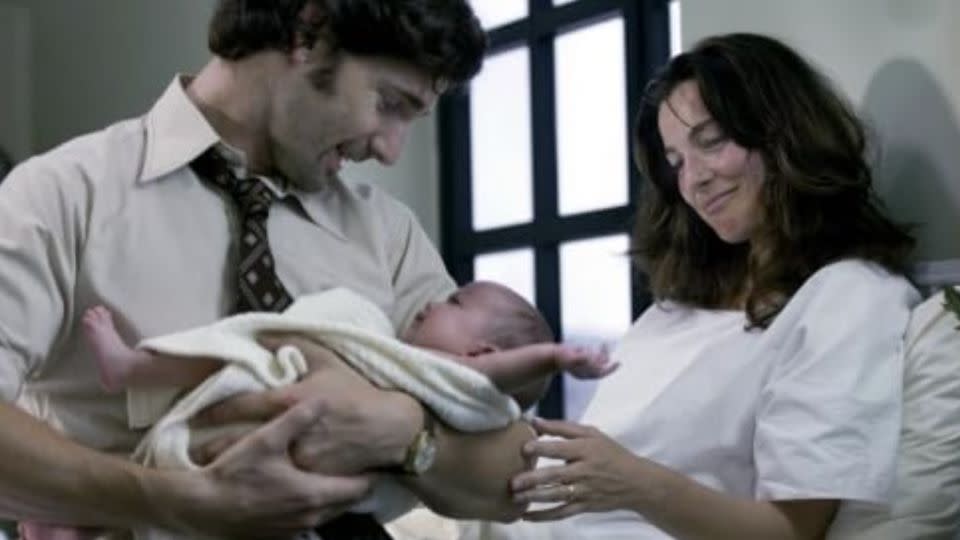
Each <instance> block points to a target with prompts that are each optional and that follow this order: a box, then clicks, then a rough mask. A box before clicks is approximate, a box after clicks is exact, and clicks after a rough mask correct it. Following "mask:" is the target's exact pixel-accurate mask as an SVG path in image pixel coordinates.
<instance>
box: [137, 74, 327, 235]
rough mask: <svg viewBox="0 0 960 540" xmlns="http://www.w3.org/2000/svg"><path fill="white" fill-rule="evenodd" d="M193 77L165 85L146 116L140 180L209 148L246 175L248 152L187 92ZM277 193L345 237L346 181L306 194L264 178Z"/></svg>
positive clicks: (156, 177)
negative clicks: (340, 213) (224, 136)
mask: <svg viewBox="0 0 960 540" xmlns="http://www.w3.org/2000/svg"><path fill="white" fill-rule="evenodd" d="M191 80H193V78H192V77H190V76H187V75H177V76H176V77H174V79H173V81H172V82H171V83H170V85H169V86H167V89H166V91H164V93H163V95H162V96H160V99H159V100H157V102H156V104H155V105H154V106H153V108H152V109H151V110H150V112H149V113H147V116H146V145H145V153H144V161H143V167H142V169H141V171H140V177H139V182H140V183H149V182H154V181H157V180H159V179H160V178H163V177H164V176H165V175H167V174H170V173H171V172H173V171H175V170H177V169H179V168H181V167H186V166H187V165H189V164H190V162H192V161H193V160H194V159H195V158H196V157H197V156H199V155H200V154H202V153H203V152H205V151H206V150H207V149H208V148H210V147H211V146H214V145H217V146H218V150H219V151H220V153H221V154H222V155H223V156H224V158H226V159H227V161H228V162H229V163H230V164H231V166H233V167H234V168H235V169H236V170H235V172H236V173H237V174H239V175H241V176H246V156H244V154H243V152H242V151H241V150H238V149H236V148H233V147H231V146H230V145H228V144H226V143H225V142H223V141H222V140H220V136H219V135H217V132H216V131H214V129H213V126H211V125H210V123H209V122H208V121H207V119H206V118H205V117H204V116H203V113H201V112H200V109H199V108H198V107H197V105H196V104H195V103H194V102H193V101H192V100H191V99H190V97H189V96H188V95H187V92H186V87H187V86H188V85H189V84H190V81H191ZM261 180H265V181H266V182H265V183H266V184H267V186H268V187H269V188H270V189H271V190H272V191H274V193H275V194H276V195H277V196H278V197H280V198H283V197H285V196H287V195H291V196H293V197H295V198H296V200H297V202H299V204H300V208H301V209H302V210H303V211H304V213H305V214H306V217H307V218H309V219H310V220H311V221H313V222H314V223H315V224H317V225H319V226H321V227H323V228H324V229H326V230H328V231H329V232H331V233H332V234H333V235H334V236H336V237H337V238H339V239H341V240H345V239H346V236H345V235H344V233H343V228H342V227H341V226H340V224H339V222H340V220H339V219H337V216H336V215H335V214H337V212H336V210H337V209H339V208H340V206H341V205H339V204H336V202H337V201H336V200H337V199H339V197H337V194H338V193H342V191H343V190H341V189H337V188H339V187H342V186H341V184H342V181H341V180H340V179H339V178H336V179H334V180H332V181H331V182H330V184H329V185H327V186H325V187H324V188H323V189H321V190H319V191H314V192H306V191H302V190H299V189H297V188H295V187H294V186H293V185H292V184H291V183H289V182H287V181H285V180H283V181H281V180H277V179H273V178H265V177H261Z"/></svg>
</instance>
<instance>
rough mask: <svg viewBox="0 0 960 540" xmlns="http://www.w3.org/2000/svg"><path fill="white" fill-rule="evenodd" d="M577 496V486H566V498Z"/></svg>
mask: <svg viewBox="0 0 960 540" xmlns="http://www.w3.org/2000/svg"><path fill="white" fill-rule="evenodd" d="M576 494H577V486H575V485H573V484H567V498H568V499H572V498H573V496H574V495H576Z"/></svg>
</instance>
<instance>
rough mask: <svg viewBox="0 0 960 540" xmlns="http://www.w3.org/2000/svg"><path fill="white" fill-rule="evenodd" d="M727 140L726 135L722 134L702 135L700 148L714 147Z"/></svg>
mask: <svg viewBox="0 0 960 540" xmlns="http://www.w3.org/2000/svg"><path fill="white" fill-rule="evenodd" d="M726 140H727V137H726V136H724V135H716V136H713V137H704V138H702V139H700V146H701V147H702V148H708V149H709V148H716V147H718V146H720V145H721V144H722V143H723V142H725V141H726Z"/></svg>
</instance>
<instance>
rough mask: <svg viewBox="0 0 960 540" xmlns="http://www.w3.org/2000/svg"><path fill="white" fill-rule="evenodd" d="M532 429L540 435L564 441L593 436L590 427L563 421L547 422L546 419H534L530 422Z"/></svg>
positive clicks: (592, 430)
mask: <svg viewBox="0 0 960 540" xmlns="http://www.w3.org/2000/svg"><path fill="white" fill-rule="evenodd" d="M531 424H532V425H533V428H534V429H536V430H537V433H538V434H540V435H556V436H558V437H563V438H566V439H579V438H581V437H589V436H591V435H593V433H594V429H593V428H592V427H590V426H584V425H582V424H575V423H573V422H565V421H563V420H547V419H546V418H534V419H533V422H531Z"/></svg>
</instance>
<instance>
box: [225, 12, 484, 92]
mask: <svg viewBox="0 0 960 540" xmlns="http://www.w3.org/2000/svg"><path fill="white" fill-rule="evenodd" d="M308 6H309V7H313V8H316V9H315V12H316V16H313V17H309V18H308V17H306V16H305V13H306V12H307V11H309V10H305V8H307V7H308ZM321 39H322V40H323V41H324V42H325V44H326V45H327V46H329V47H330V48H331V50H333V51H342V52H347V53H350V54H355V55H358V56H383V57H388V58H393V59H397V60H402V61H405V62H409V63H411V64H413V65H414V66H416V67H418V68H419V69H422V70H423V71H425V72H426V73H428V74H429V75H430V77H431V78H432V79H433V81H434V82H435V83H443V84H447V85H450V86H456V85H459V84H462V83H465V82H466V81H468V80H470V79H471V78H472V77H473V76H474V75H476V74H477V72H478V71H480V65H481V63H482V61H483V54H484V50H485V49H486V35H485V34H484V32H483V28H482V27H481V25H480V22H479V20H478V19H477V17H476V16H475V15H474V13H473V10H472V9H471V8H470V6H469V5H468V4H467V3H466V0H220V1H219V2H218V4H217V8H216V11H215V12H214V15H213V19H212V20H211V22H210V36H209V46H210V50H211V52H213V53H214V54H215V55H217V56H219V57H221V58H224V59H227V60H239V59H242V58H245V57H247V56H250V55H252V54H255V53H258V52H262V51H266V50H278V51H290V50H292V49H293V48H294V47H295V46H305V47H313V45H314V44H316V42H317V40H321Z"/></svg>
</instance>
